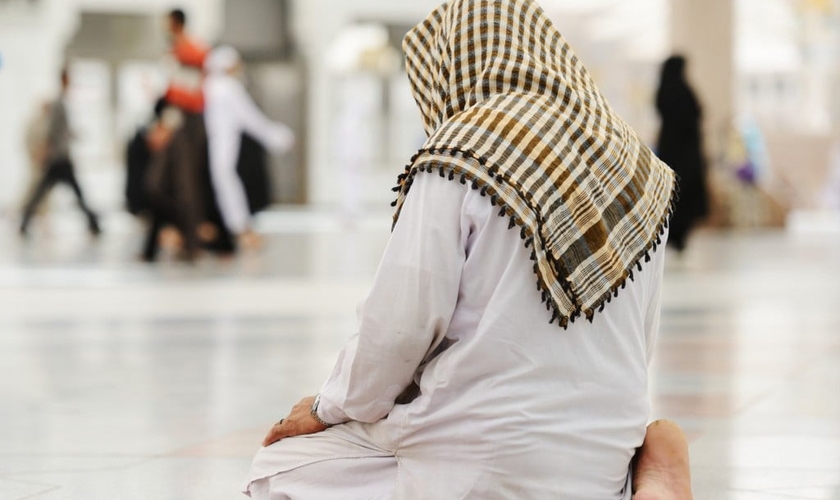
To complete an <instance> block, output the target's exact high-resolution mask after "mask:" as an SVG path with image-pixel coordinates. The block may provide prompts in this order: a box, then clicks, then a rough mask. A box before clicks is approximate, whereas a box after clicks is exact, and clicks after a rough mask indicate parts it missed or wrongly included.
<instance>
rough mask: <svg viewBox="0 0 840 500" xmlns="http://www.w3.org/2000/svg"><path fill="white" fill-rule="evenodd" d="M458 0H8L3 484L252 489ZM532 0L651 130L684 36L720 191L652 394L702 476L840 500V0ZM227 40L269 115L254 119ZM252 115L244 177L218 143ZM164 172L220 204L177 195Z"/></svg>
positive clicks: (356, 258)
mask: <svg viewBox="0 0 840 500" xmlns="http://www.w3.org/2000/svg"><path fill="white" fill-rule="evenodd" d="M438 3H439V2H438V1H437V0H413V1H411V2H399V1H394V0H340V1H339V0H179V1H177V2H173V1H170V0H0V372H2V373H3V375H2V377H0V499H2V500H6V499H10V500H11V499H15V500H17V499H23V498H39V499H40V498H44V499H59V498H60V499H69V498H80V499H81V498H85V499H93V498H138V499H140V498H143V499H149V498H154V499H169V498H172V499H182V498H184V499H186V498H196V499H198V498H202V499H208V498H237V493H236V491H237V487H238V481H239V480H240V479H241V478H242V475H243V474H244V472H245V471H246V470H247V466H248V463H249V459H250V457H251V456H252V453H253V452H254V450H255V449H256V445H257V444H258V442H259V439H260V438H261V436H262V434H263V432H264V431H265V429H266V426H267V425H270V424H271V423H272V422H273V421H276V420H277V418H279V417H280V416H281V415H283V414H285V411H286V409H287V408H288V407H289V406H290V405H291V404H292V403H294V402H296V401H297V399H298V398H299V397H300V396H302V395H304V394H309V393H314V392H317V389H318V387H319V384H320V382H321V381H322V380H324V378H325V377H326V375H327V374H328V372H329V370H330V368H331V366H332V362H333V359H334V358H333V356H334V354H335V353H336V352H337V350H338V349H339V348H340V347H341V345H342V344H343V341H344V340H345V339H346V338H347V337H348V336H349V335H350V334H352V333H353V332H354V328H355V327H354V320H353V311H354V306H355V303H356V301H358V300H360V299H362V298H363V297H364V294H365V290H366V289H367V287H368V286H369V284H370V282H371V280H372V277H373V274H374V272H375V269H376V265H377V262H378V258H379V256H380V255H381V252H382V249H383V248H384V245H385V243H386V241H387V237H388V230H389V228H390V217H391V213H390V207H389V203H390V201H391V200H392V194H393V193H392V192H391V191H390V188H391V187H392V186H393V185H394V183H395V180H396V176H397V175H398V174H399V173H401V172H402V169H403V166H404V165H405V163H406V161H407V160H408V159H409V158H410V156H411V155H412V154H413V153H414V152H415V151H416V150H417V149H418V148H419V147H420V146H421V145H422V143H423V141H424V139H425V135H424V133H423V130H422V127H421V123H420V119H419V114H418V112H417V110H416V108H415V104H414V101H413V99H412V97H411V94H410V89H409V86H408V81H407V79H406V76H405V72H404V70H403V59H402V53H401V48H400V47H401V40H402V37H403V35H404V34H405V33H406V32H407V31H408V30H409V29H410V28H411V27H412V26H413V25H414V24H416V23H417V22H419V21H420V20H422V19H423V18H424V17H425V16H426V14H427V13H428V12H429V11H431V10H432V9H433V8H434V7H436V6H437V4H438ZM539 3H540V4H541V5H542V6H543V7H544V8H545V10H546V11H547V12H548V13H549V15H550V16H551V17H552V19H553V20H554V21H555V23H556V25H557V26H558V28H559V29H560V31H561V32H562V33H563V34H564V36H565V37H566V38H567V39H568V41H569V42H570V44H571V45H572V46H573V47H574V49H575V50H576V52H577V53H578V55H579V56H580V58H581V59H582V60H583V62H584V64H585V65H586V66H587V67H588V69H589V70H590V72H591V73H592V74H593V76H594V78H595V80H596V82H597V83H598V84H599V86H600V87H601V89H602V91H603V93H604V94H605V95H606V96H607V98H608V99H609V101H610V102H611V104H612V105H613V107H614V108H615V109H616V110H617V111H618V113H619V114H621V115H622V116H623V117H624V118H625V119H626V120H627V121H628V122H629V123H630V124H631V125H632V126H633V127H635V128H636V130H637V131H638V132H639V134H640V135H641V136H642V138H643V139H644V140H645V141H646V142H648V144H649V145H650V146H651V147H652V148H653V149H654V150H655V151H659V150H660V148H663V152H664V146H663V145H662V144H661V142H662V138H661V137H660V129H661V126H662V123H663V121H662V116H663V115H661V111H662V110H661V109H659V110H658V109H657V96H658V91H659V89H660V86H661V83H662V82H661V80H662V78H663V63H664V62H665V61H666V59H668V58H669V57H670V56H672V55H675V54H679V55H681V56H684V58H685V61H686V74H685V82H686V84H687V85H688V86H689V87H690V88H691V89H692V93H693V95H694V97H695V100H696V102H697V103H699V108H700V110H701V113H700V114H699V115H698V116H697V117H695V118H694V120H695V121H696V122H697V124H698V126H699V130H698V133H697V134H696V135H697V139H696V140H697V141H699V142H697V144H699V146H698V148H699V149H698V153H697V156H696V158H697V159H698V160H697V165H696V167H697V168H698V169H701V170H702V175H700V174H698V175H697V176H695V177H692V176H691V175H686V174H683V173H681V175H682V176H683V177H684V178H690V179H695V180H693V181H691V182H692V183H693V184H691V185H690V186H688V189H689V190H692V189H696V190H698V191H702V192H703V193H704V195H703V196H704V200H706V201H705V202H704V209H703V210H702V211H700V212H702V213H700V212H698V214H697V216H695V217H692V218H691V221H690V224H689V228H690V229H691V232H690V235H691V237H690V238H689V239H687V244H686V245H685V246H681V247H680V248H678V249H677V250H678V251H671V250H669V252H670V253H669V263H668V270H667V273H666V285H665V286H666V289H667V290H668V293H667V294H666V298H665V303H664V305H663V327H662V330H663V331H662V338H661V341H660V346H659V348H658V354H657V356H658V357H657V361H656V363H655V365H654V374H655V376H654V382H653V385H652V388H651V390H652V393H653V397H654V407H655V409H656V412H657V416H665V417H670V418H674V419H676V420H677V421H678V422H679V423H680V424H682V425H683V426H684V427H685V428H686V429H687V431H688V434H689V437H690V439H691V441H692V452H693V454H694V456H695V457H696V460H695V470H694V472H695V479H696V483H697V486H696V489H697V498H698V499H710V500H711V499H715V500H719V499H727V498H731V499H740V500H746V499H753V498H755V499H758V498H760V499H762V500H773V499H777V500H778V499H790V498H802V499H812V500H813V499H820V500H822V499H824V500H836V499H837V498H840V473H838V472H837V471H840V405H839V404H838V401H840V400H838V398H837V394H840V368H838V366H840V363H837V360H838V359H840V336H838V332H840V314H838V313H837V312H836V311H837V305H838V304H840V280H838V279H837V277H838V276H840V93H838V92H837V89H838V86H840V0H539ZM173 9H180V10H181V11H182V13H183V14H184V22H183V23H181V24H182V26H181V28H182V30H181V31H178V30H177V29H173V20H172V15H171V14H172V12H173ZM176 24H177V23H176ZM219 46H229V47H232V48H234V49H235V53H237V54H238V56H236V57H234V58H233V59H229V58H224V57H221V56H220V59H219V60H220V61H222V62H221V64H222V70H221V72H220V73H218V74H217V75H216V76H217V77H218V78H228V77H230V78H229V80H230V81H231V82H235V83H230V85H233V86H234V87H236V88H240V87H241V88H242V89H244V90H245V92H244V93H243V94H242V95H241V96H240V97H242V96H247V97H242V99H240V101H238V102H239V104H237V105H238V106H242V107H246V108H247V109H250V110H251V111H253V112H254V113H253V114H252V115H249V116H251V117H252V118H253V119H252V120H251V121H250V122H248V123H245V122H244V121H243V123H242V124H241V126H239V128H236V129H235V130H232V131H224V130H220V129H218V128H214V125H213V123H212V120H211V119H210V115H209V113H210V111H209V110H210V109H211V107H214V106H215V107H214V108H213V109H222V110H223V112H229V111H230V109H233V108H231V107H230V106H234V104H230V102H229V101H224V99H221V98H219V99H220V100H218V103H217V101H216V100H214V99H216V98H215V97H211V93H210V92H209V91H207V88H208V87H207V85H208V84H209V83H208V82H209V81H210V80H211V78H212V74H210V73H208V71H209V70H208V71H205V70H204V69H202V64H204V65H205V67H207V66H206V63H204V61H205V59H206V58H207V57H212V54H214V52H211V50H212V49H213V48H216V47H219ZM185 47H186V48H185ZM195 54H199V55H200V56H196V57H198V62H196V60H195V58H194V57H193V56H194V55H195ZM191 57H193V59H191ZM63 70H66V75H67V80H66V88H65V90H64V91H62V78H61V74H62V71H63ZM205 75H206V76H205ZM225 81H228V80H225ZM237 86H238V87H237ZM184 88H186V89H187V90H188V91H197V92H198V93H199V95H201V93H202V91H205V92H204V101H205V102H203V103H202V105H201V106H199V107H198V108H197V109H188V108H189V106H186V105H184V104H182V103H179V102H178V101H177V99H174V98H173V97H172V92H173V89H174V90H183V89H184ZM231 88H233V87H231ZM234 93H235V92H234ZM213 95H215V94H213ZM236 95H240V94H236ZM162 97H163V99H162V100H161V98H162ZM57 102H61V103H63V105H62V106H60V107H59V106H57V104H56V103H57ZM249 103H250V104H249ZM156 104H157V105H159V106H158V113H157V114H155V107H156ZM203 105H206V106H207V107H208V108H207V111H206V116H205V120H206V122H207V125H206V126H207V132H206V134H204V132H201V134H203V135H200V137H202V138H203V139H201V140H199V139H196V137H199V136H193V135H190V133H191V132H189V130H191V128H190V127H191V126H192V125H190V123H193V122H191V119H192V118H191V117H194V116H200V115H201V114H202V112H203V111H204V109H203V108H202V106H203ZM185 106H186V107H185ZM225 106H228V107H227V108H226V107H225ZM248 106H252V107H248ZM237 109H238V108H237ZM225 110H227V111H225ZM230 112H232V111H230ZM62 116H63V117H65V118H66V121H67V122H68V123H67V126H66V127H62V126H60V125H59V124H60V123H62V122H61V117H62ZM222 122H225V123H228V122H230V121H229V120H228V121H227V122H226V121H225V120H222ZM231 123H232V122H231ZM249 124H250V125H249ZM201 127H204V125H201ZM249 127H251V128H250V129H249ZM254 127H256V128H254ZM272 127H274V128H272ZM255 129H258V130H263V131H265V130H272V131H273V132H272V133H273V134H274V135H273V136H271V137H269V136H270V135H271V134H268V133H266V134H265V136H262V137H261V136H260V134H259V133H255V132H254V130H255ZM184 130H186V131H187V132H179V131H184ZM201 130H203V129H201ZM62 131H66V132H67V134H66V136H65V135H62V134H63V132H62ZM249 131H250V132H251V133H250V134H249ZM234 132H235V136H236V140H235V141H234V144H235V147H236V149H237V150H239V155H238V160H237V161H238V163H237V164H236V165H235V169H236V173H237V174H238V176H239V177H238V179H237V178H236V177H235V176H233V177H231V176H230V175H227V176H225V175H223V174H225V171H224V168H228V169H229V171H227V174H230V173H231V172H233V170H230V169H233V168H234V164H233V163H231V164H230V165H229V166H228V167H216V166H214V165H221V163H218V160H217V159H214V156H213V155H214V153H213V145H214V144H221V141H222V139H220V137H222V136H224V134H225V133H234ZM179 133H185V134H186V137H187V140H186V142H185V143H186V144H187V146H183V145H182V146H178V144H179V139H178V137H179ZM240 134H241V140H240ZM225 137H228V136H225ZM246 137H248V138H246ZM283 137H285V138H287V139H288V141H287V142H284V141H283V140H281V139H282V138H283ZM291 137H293V138H294V139H293V140H292V139H291ZM64 139H66V141H64ZM203 140H206V141H207V144H209V147H210V153H209V159H208V158H207V157H206V156H207V147H206V146H203V145H201V144H203V143H201V141H203ZM56 142H58V143H62V142H69V145H68V147H67V148H66V149H67V151H66V154H63V155H61V157H60V158H57V157H56V153H55V151H56V148H59V149H60V147H59V146H56V145H55V144H54V143H56ZM138 148H139V149H138ZM179 148H180V149H179ZM182 150H183V151H184V153H183V154H185V155H187V156H186V157H187V160H184V157H182V156H180V155H181V152H182ZM44 151H47V152H46V153H44ZM138 151H139V152H138ZM161 151H162V152H165V154H160V152H161ZM166 152H171V155H172V156H171V158H170V157H169V156H166V155H169V154H170V153H166ZM45 155H46V156H45ZM164 157H166V158H167V159H161V158H164ZM155 158H157V159H155ZM202 158H203V159H202ZM59 160H60V161H59ZM65 160H66V161H65ZM214 161H216V162H217V163H214ZM182 163H183V164H190V165H193V166H192V167H190V168H193V169H194V171H193V170H190V172H192V174H191V175H193V177H190V178H189V179H186V180H184V179H180V178H178V177H177V174H173V173H172V172H175V171H178V168H177V167H178V165H181V164H182ZM68 165H69V166H68ZM167 165H170V166H167ZM171 165H175V167H172V166H171ZM208 165H209V166H208ZM672 167H674V168H675V169H676V170H678V171H679V168H681V167H680V165H672ZM217 168H218V169H221V170H217ZM182 170H183V169H182ZM187 170H189V169H187ZM155 172H160V176H161V177H160V178H161V179H163V180H161V181H160V182H159V186H158V188H160V191H161V192H162V193H164V194H166V193H168V195H170V196H173V197H174V198H175V199H176V200H182V199H183V198H184V197H190V196H197V197H198V198H196V199H197V200H199V201H196V202H195V203H196V205H195V206H198V205H200V206H201V210H200V212H201V215H196V216H195V217H193V219H194V220H192V219H191V220H192V222H188V223H182V222H183V221H182V218H183V217H187V216H186V215H184V214H191V213H192V212H191V210H192V208H190V207H189V206H187V207H181V206H180V205H179V206H178V207H176V208H175V209H173V210H172V212H171V213H170V212H167V211H166V210H163V209H160V210H159V208H158V207H159V206H160V205H161V204H160V203H158V201H157V199H158V198H157V197H156V196H157V194H155V193H157V191H155V190H154V189H151V191H150V188H149V185H150V184H149V183H150V182H151V181H150V180H149V178H153V179H156V178H157V177H156V175H157V174H155ZM219 172H221V173H219ZM167 176H169V177H167ZM71 178H72V180H73V181H74V182H71V181H70V180H69V179H71ZM697 179H699V180H697ZM240 181H241V184H242V186H243V187H244V191H245V193H246V195H247V198H248V200H247V201H248V204H249V205H248V206H246V207H245V208H244V209H243V210H245V211H246V212H247V215H244V216H242V217H244V219H243V218H242V217H240V219H241V220H240V222H239V223H234V222H232V221H233V220H234V219H236V217H237V216H236V215H235V214H236V213H237V212H236V211H237V208H236V206H235V205H236V203H235V201H230V203H231V204H232V205H230V206H228V201H226V200H234V199H235V196H233V195H230V194H229V193H230V192H231V191H230V190H231V189H232V190H234V191H236V190H239V189H243V187H240ZM687 182H688V181H687ZM41 185H43V186H44V192H45V193H46V192H47V191H49V193H48V195H47V196H45V197H43V199H41V198H40V197H36V196H35V195H36V194H37V193H38V190H39V186H41ZM54 185H55V187H56V188H55V189H47V188H52V187H53V186H54ZM65 185H69V186H70V187H73V186H74V185H76V186H78V187H79V191H80V192H83V193H84V194H83V196H84V204H83V207H84V209H85V210H84V212H85V214H86V215H87V218H85V217H84V216H83V214H82V212H81V211H79V210H78V208H77V205H78V204H79V203H78V201H77V196H76V195H75V193H74V190H71V189H67V188H66V186H65ZM161 186H162V187H161ZM156 189H157V188H156ZM683 190H684V191H685V190H686V186H683ZM150 192H151V193H152V194H150ZM196 193H198V194H196ZM225 193H227V194H225ZM231 196H233V197H232V198H231ZM137 197H139V198H137ZM33 199H35V200H36V201H38V202H39V203H34V202H33ZM138 200H139V201H138ZM241 201H242V200H240V204H241ZM28 205H31V207H28ZM231 207H233V208H231ZM27 208H31V210H29V211H27V210H26V209H27ZM193 208H195V207H194V206H193ZM240 208H241V207H240ZM27 212H28V213H27ZM193 215H195V214H193ZM193 215H190V217H192V216H193ZM242 221H245V222H242ZM22 226H23V227H22ZM185 228H186V229H185ZM193 233H194V234H193ZM193 239H195V240H196V241H195V242H191V241H192V240H193ZM150 248H151V250H150ZM152 261H154V263H152ZM126 485H128V486H129V487H128V488H126ZM115 488H116V489H119V491H120V493H119V494H115V493H114V491H115Z"/></svg>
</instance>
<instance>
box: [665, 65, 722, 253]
mask: <svg viewBox="0 0 840 500" xmlns="http://www.w3.org/2000/svg"><path fill="white" fill-rule="evenodd" d="M685 66H686V60H685V58H684V57H682V56H672V57H670V58H668V60H667V61H665V63H664V64H663V66H662V78H661V80H660V85H659V91H658V92H657V94H656V109H657V110H658V111H659V115H660V116H661V118H662V128H661V130H660V132H659V144H658V146H657V150H658V154H659V158H660V159H662V161H664V162H665V163H667V164H668V165H669V166H670V167H671V168H672V169H673V170H674V172H676V173H677V176H678V178H679V188H680V195H679V201H678V203H677V206H676V210H675V211H674V216H673V218H672V219H671V233H670V236H669V238H668V244H669V245H671V246H673V247H674V248H675V249H676V250H678V251H682V250H684V249H685V246H686V242H687V239H688V235H689V233H690V232H691V228H692V226H693V225H694V224H695V223H696V222H697V221H698V220H699V219H702V218H703V217H705V216H706V214H707V213H708V207H709V201H708V194H707V192H706V162H705V159H704V158H703V141H702V134H701V124H700V121H701V118H702V111H701V108H700V104H699V102H698V101H697V97H696V96H695V95H694V92H693V91H692V90H691V87H689V85H688V82H687V81H686V78H685Z"/></svg>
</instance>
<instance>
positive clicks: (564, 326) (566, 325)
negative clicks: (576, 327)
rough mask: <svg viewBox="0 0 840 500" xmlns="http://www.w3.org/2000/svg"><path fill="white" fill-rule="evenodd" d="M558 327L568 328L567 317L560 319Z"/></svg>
mask: <svg viewBox="0 0 840 500" xmlns="http://www.w3.org/2000/svg"><path fill="white" fill-rule="evenodd" d="M560 328H563V329H564V330H566V329H568V328H569V318H562V319H561V320H560Z"/></svg>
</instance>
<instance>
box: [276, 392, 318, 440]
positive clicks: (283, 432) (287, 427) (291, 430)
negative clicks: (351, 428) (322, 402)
mask: <svg viewBox="0 0 840 500" xmlns="http://www.w3.org/2000/svg"><path fill="white" fill-rule="evenodd" d="M314 402H315V398H314V397H308V398H303V399H301V400H300V402H299V403H298V404H296V405H295V406H294V408H292V412H291V413H289V416H288V417H286V418H284V419H283V420H281V421H279V422H277V423H276V424H274V427H272V428H271V430H270V431H268V434H267V435H266V436H265V439H263V442H262V445H263V446H268V445H270V444H272V443H276V442H277V441H280V440H281V439H283V438H287V437H293V436H304V435H307V434H316V433H318V432H323V431H324V430H326V426H324V425H323V424H321V423H320V422H318V421H317V420H315V419H314V418H313V417H312V414H311V413H310V411H312V404H313V403H314Z"/></svg>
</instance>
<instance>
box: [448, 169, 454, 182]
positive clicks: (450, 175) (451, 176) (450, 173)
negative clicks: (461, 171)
mask: <svg viewBox="0 0 840 500" xmlns="http://www.w3.org/2000/svg"><path fill="white" fill-rule="evenodd" d="M453 179H455V171H454V170H450V171H449V180H450V181H451V180H453Z"/></svg>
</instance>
